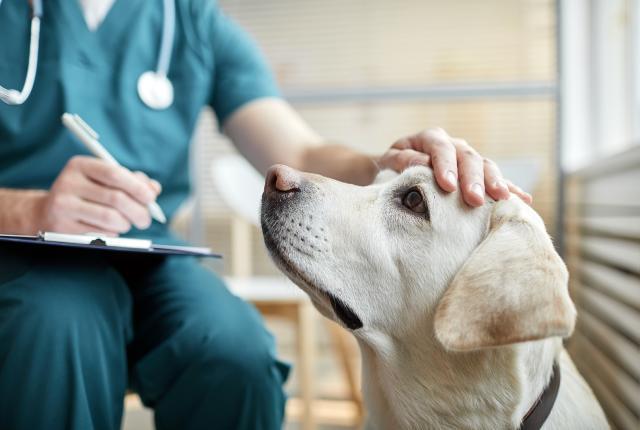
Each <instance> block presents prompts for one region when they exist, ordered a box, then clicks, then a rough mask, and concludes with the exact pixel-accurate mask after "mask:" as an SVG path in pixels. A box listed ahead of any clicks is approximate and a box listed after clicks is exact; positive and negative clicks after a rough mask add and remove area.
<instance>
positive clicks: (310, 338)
mask: <svg viewBox="0 0 640 430" xmlns="http://www.w3.org/2000/svg"><path fill="white" fill-rule="evenodd" d="M314 312H315V310H314V309H313V306H312V305H311V303H307V302H304V303H301V304H300V305H299V306H298V332H297V335H298V357H299V363H298V369H299V375H300V394H301V397H302V401H303V404H304V412H303V415H302V429H303V430H313V429H315V417H314V414H313V400H314V397H315V386H314V385H315V384H314V374H315V346H316V339H315V327H314Z"/></svg>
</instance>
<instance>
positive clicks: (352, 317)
mask: <svg viewBox="0 0 640 430" xmlns="http://www.w3.org/2000/svg"><path fill="white" fill-rule="evenodd" d="M325 294H326V295H327V297H328V298H329V303H331V307H332V308H333V312H335V314H336V316H337V317H338V318H340V321H342V323H343V324H344V325H345V326H346V327H347V328H348V329H349V330H357V329H359V328H361V327H362V321H361V320H360V318H359V317H358V315H356V313H355V312H354V311H353V310H352V309H351V308H350V307H349V306H348V305H347V304H346V303H344V302H343V301H342V300H340V299H339V298H337V297H336V296H334V295H333V294H330V293H327V292H325Z"/></svg>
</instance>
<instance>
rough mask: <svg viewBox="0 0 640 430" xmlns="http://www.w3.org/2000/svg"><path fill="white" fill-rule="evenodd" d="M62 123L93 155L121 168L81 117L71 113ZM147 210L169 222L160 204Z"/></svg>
mask: <svg viewBox="0 0 640 430" xmlns="http://www.w3.org/2000/svg"><path fill="white" fill-rule="evenodd" d="M62 123H63V124H64V126H65V127H67V128H68V129H69V131H71V133H73V135H74V136H76V137H77V138H78V140H80V142H82V143H83V144H84V145H85V146H86V147H87V149H88V150H89V151H90V152H91V153H92V154H93V155H95V156H96V157H98V158H100V159H101V160H104V161H106V162H107V163H109V164H111V165H113V166H120V163H118V160H116V159H115V158H113V156H112V155H111V154H109V151H107V150H106V149H105V148H104V146H102V144H100V142H99V141H98V139H99V138H100V136H99V135H98V133H96V132H95V130H94V129H92V128H91V127H90V126H89V124H87V123H86V122H84V120H83V119H82V118H80V116H78V115H76V114H73V115H72V114H70V113H64V114H62ZM147 209H148V210H149V214H150V215H151V217H152V218H153V219H155V220H156V221H158V222H160V223H162V224H164V223H166V222H167V217H166V216H165V215H164V212H162V209H161V208H160V206H159V205H158V203H156V202H151V203H149V204H148V205H147Z"/></svg>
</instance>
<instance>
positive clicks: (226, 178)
mask: <svg viewBox="0 0 640 430" xmlns="http://www.w3.org/2000/svg"><path fill="white" fill-rule="evenodd" d="M211 178H212V179H213V184H214V186H215V187H216V189H217V190H218V192H219V193H220V196H221V197H222V199H223V200H224V202H225V204H227V205H228V206H229V208H231V210H232V211H233V212H234V214H235V215H238V216H240V217H242V218H243V219H244V220H245V221H247V222H249V223H251V224H253V225H255V226H259V225H260V200H261V197H262V190H263V188H264V178H263V177H262V175H260V173H258V171H256V169H254V168H253V166H251V164H249V162H248V161H247V160H245V159H244V158H243V157H242V156H240V155H236V154H231V155H225V156H223V157H219V158H216V159H214V160H213V162H212V163H211Z"/></svg>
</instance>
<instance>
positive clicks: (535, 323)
mask: <svg viewBox="0 0 640 430" xmlns="http://www.w3.org/2000/svg"><path fill="white" fill-rule="evenodd" d="M575 317H576V310H575V307H574V305H573V303H572V302H571V299H570V298H569V291H568V273H567V269H566V267H565V265H564V263H563V262H562V259H561V258H560V256H559V255H558V254H557V253H556V251H555V249H554V248H553V244H552V243H551V240H550V238H549V236H548V235H547V233H546V230H545V228H544V223H543V222H542V219H540V217H539V216H538V215H537V214H536V213H535V211H533V209H531V208H529V207H528V206H527V205H525V204H524V203H523V202H522V201H521V200H519V199H517V198H516V197H514V196H512V197H511V199H509V200H504V201H499V202H497V203H495V206H494V209H493V212H492V215H491V221H490V226H489V233H488V235H487V237H486V238H485V239H484V240H483V242H482V243H480V245H479V246H478V247H477V248H476V250H475V251H474V252H473V253H472V254H471V257H469V259H468V260H467V261H466V263H465V264H464V265H463V266H462V268H461V269H460V271H459V272H458V273H457V274H456V275H455V277H454V279H453V281H452V282H451V284H450V285H449V288H448V289H447V291H445V293H444V296H443V297H442V299H441V300H440V303H439V304H438V307H437V309H436V313H435V323H434V324H435V333H436V337H437V338H438V340H439V341H440V342H441V343H442V345H443V346H444V347H445V348H447V349H449V350H459V351H469V350H474V349H479V348H487V347H495V346H500V345H507V344H511V343H516V342H524V341H530V340H536V339H543V338H546V337H551V336H562V337H566V336H569V335H570V334H571V332H572V331H573V327H574V324H575Z"/></svg>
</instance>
